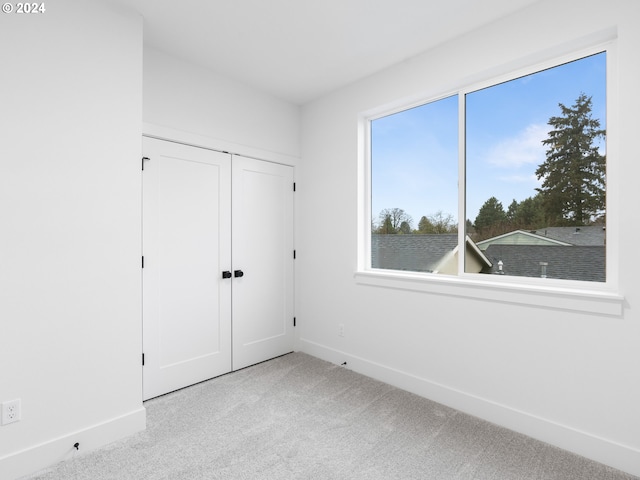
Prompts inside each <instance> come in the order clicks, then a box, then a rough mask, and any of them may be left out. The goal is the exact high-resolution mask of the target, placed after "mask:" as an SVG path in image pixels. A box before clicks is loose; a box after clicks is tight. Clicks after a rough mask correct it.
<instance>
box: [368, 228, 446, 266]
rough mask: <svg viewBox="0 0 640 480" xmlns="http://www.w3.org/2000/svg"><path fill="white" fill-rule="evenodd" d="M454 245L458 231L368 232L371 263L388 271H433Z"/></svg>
mask: <svg viewBox="0 0 640 480" xmlns="http://www.w3.org/2000/svg"><path fill="white" fill-rule="evenodd" d="M457 244H458V234H456V233H453V234H442V235H419V234H411V235H379V234H373V235H371V266H372V267H373V268H384V269H391V270H409V271H412V272H433V270H434V268H435V267H436V266H437V265H438V264H439V263H440V260H441V259H442V258H443V257H444V256H445V255H446V254H447V253H449V252H451V251H452V250H453V249H454V248H455V247H456V245H457Z"/></svg>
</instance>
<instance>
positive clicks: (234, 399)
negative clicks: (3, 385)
mask: <svg viewBox="0 0 640 480" xmlns="http://www.w3.org/2000/svg"><path fill="white" fill-rule="evenodd" d="M145 406H146V408H147V430H146V431H144V432H140V433H138V434H136V435H133V436H131V437H129V438H127V439H125V440H122V441H120V442H117V443H115V444H112V445H110V446H108V447H106V448H103V449H101V450H98V451H95V452H89V453H87V454H85V455H79V456H78V457H76V458H74V459H72V460H69V461H66V462H62V463H60V464H58V465H56V466H54V467H52V468H49V469H47V470H44V471H41V472H39V473H38V474H36V475H33V476H30V477H28V478H29V479H32V480H35V479H42V480H45V479H46V480H51V479H65V480H106V479H118V480H125V479H135V480H139V479H140V480H141V479H144V480H161V479H167V480H168V479H171V480H176V479H184V480H200V479H202V480H204V479H206V480H212V479H227V480H229V479H261V480H280V479H340V480H352V479H353V480H356V479H385V480H387V479H405V480H406V479H434V480H447V479H457V480H466V479H487V480H496V479H500V480H502V479H504V480H507V479H508V480H527V479H545V480H547V479H562V480H567V479H580V480H586V479H599V480H604V479H607V480H614V479H615V480H618V479H632V478H636V477H632V476H630V475H626V474H624V473H622V472H619V471H617V470H614V469H612V468H609V467H606V466H604V465H601V464H598V463H595V462H592V461H590V460H587V459H585V458H582V457H579V456H577V455H573V454H570V453H567V452H565V451H563V450H560V449H558V448H555V447H552V446H550V445H547V444H545V443H542V442H539V441H536V440H533V439H531V438H528V437H526V436H524V435H520V434H517V433H514V432H511V431H509V430H506V429H503V428H500V427H497V426H495V425H493V424H490V423H487V422H485V421H482V420H479V419H477V418H474V417H471V416H468V415H465V414H463V413H460V412H457V411H455V410H452V409H450V408H447V407H444V406H442V405H439V404H437V403H434V402H431V401H429V400H427V399H424V398H422V397H419V396H416V395H413V394H411V393H408V392H405V391H403V390H399V389H397V388H394V387H391V386H389V385H386V384H383V383H380V382H377V381H375V380H372V379H369V378H367V377H364V376H362V375H359V374H356V373H354V372H352V371H350V370H348V369H346V368H344V367H338V366H335V365H332V364H330V363H327V362H324V361H321V360H318V359H316V358H313V357H310V356H308V355H305V354H302V353H292V354H289V355H285V356H283V357H279V358H276V359H274V360H270V361H268V362H265V363H262V364H259V365H255V366H253V367H249V368H247V369H244V370H240V371H238V372H235V373H232V374H228V375H224V376H222V377H218V378H215V379H213V380H209V381H207V382H204V383H201V384H198V385H195V386H192V387H189V388H186V389H184V390H180V391H178V392H174V393H171V394H169V395H165V396H163V397H159V398H157V399H154V400H150V401H148V402H146V403H145Z"/></svg>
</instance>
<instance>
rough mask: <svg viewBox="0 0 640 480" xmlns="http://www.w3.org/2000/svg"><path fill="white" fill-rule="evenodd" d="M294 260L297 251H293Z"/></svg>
mask: <svg viewBox="0 0 640 480" xmlns="http://www.w3.org/2000/svg"><path fill="white" fill-rule="evenodd" d="M293 259H294V260H295V259H296V251H295V250H294V251H293Z"/></svg>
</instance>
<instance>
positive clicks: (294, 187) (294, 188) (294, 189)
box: [293, 182, 296, 192]
mask: <svg viewBox="0 0 640 480" xmlns="http://www.w3.org/2000/svg"><path fill="white" fill-rule="evenodd" d="M293 191H294V192H295V191H296V182H293Z"/></svg>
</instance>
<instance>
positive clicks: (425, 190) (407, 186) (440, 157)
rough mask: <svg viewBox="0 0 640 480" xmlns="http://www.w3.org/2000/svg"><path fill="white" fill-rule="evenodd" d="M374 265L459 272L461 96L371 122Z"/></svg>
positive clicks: (400, 268)
mask: <svg viewBox="0 0 640 480" xmlns="http://www.w3.org/2000/svg"><path fill="white" fill-rule="evenodd" d="M371 219H372V222H371V223H372V225H371V266H372V267H373V268H382V269H392V270H410V271H417V272H436V273H449V274H456V273H457V263H456V262H457V256H456V255H455V253H456V246H457V231H458V97H457V96H453V97H448V98H445V99H442V100H438V101H435V102H432V103H428V104H425V105H421V106H419V107H415V108H412V109H409V110H404V111H402V112H398V113H395V114H393V115H389V116H386V117H383V118H379V119H376V120H373V121H372V122H371Z"/></svg>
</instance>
